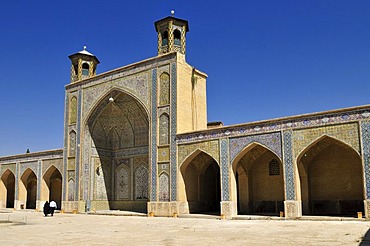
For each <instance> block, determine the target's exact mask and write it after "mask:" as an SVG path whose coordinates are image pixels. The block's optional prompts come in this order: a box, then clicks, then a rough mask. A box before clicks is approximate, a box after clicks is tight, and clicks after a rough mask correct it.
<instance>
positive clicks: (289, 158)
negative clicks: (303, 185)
mask: <svg viewBox="0 0 370 246" xmlns="http://www.w3.org/2000/svg"><path fill="white" fill-rule="evenodd" d="M292 135H293V132H292V130H288V131H284V132H283V146H284V150H283V151H284V154H283V163H284V167H285V175H284V178H285V197H286V200H295V190H294V171H293V146H292V145H293V143H292Z"/></svg>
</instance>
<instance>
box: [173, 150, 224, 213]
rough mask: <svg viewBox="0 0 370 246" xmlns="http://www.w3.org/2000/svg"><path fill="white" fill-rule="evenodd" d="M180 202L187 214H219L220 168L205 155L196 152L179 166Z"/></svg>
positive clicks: (198, 151)
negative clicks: (181, 185) (186, 207)
mask: <svg viewBox="0 0 370 246" xmlns="http://www.w3.org/2000/svg"><path fill="white" fill-rule="evenodd" d="M180 171H181V178H182V183H183V189H182V191H180V192H182V193H180V194H179V197H180V199H181V200H182V202H187V204H188V212H189V213H211V214H219V212H220V202H221V186H220V168H219V165H218V163H217V162H216V161H215V160H214V159H213V158H212V157H211V156H210V155H208V154H207V153H205V152H203V151H200V150H197V151H195V152H194V153H193V154H192V155H190V156H189V157H188V158H187V159H186V160H185V162H184V163H183V164H182V165H181V168H180Z"/></svg>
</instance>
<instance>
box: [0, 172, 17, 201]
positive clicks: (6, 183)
mask: <svg viewBox="0 0 370 246" xmlns="http://www.w3.org/2000/svg"><path fill="white" fill-rule="evenodd" d="M14 198H15V176H14V174H13V172H12V171H10V170H9V169H7V170H6V171H5V172H4V173H3V175H2V176H1V179H0V205H1V204H2V205H1V206H2V207H5V208H14Z"/></svg>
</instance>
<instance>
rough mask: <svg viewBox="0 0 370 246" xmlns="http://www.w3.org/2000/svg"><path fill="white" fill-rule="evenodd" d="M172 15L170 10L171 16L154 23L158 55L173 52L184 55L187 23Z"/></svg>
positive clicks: (187, 29) (172, 12)
mask: <svg viewBox="0 0 370 246" xmlns="http://www.w3.org/2000/svg"><path fill="white" fill-rule="evenodd" d="M174 14H175V12H174V11H173V10H172V11H171V16H168V17H166V18H164V19H161V20H159V21H156V22H155V23H154V25H155V30H156V31H157V33H158V55H162V54H166V53H169V52H173V51H176V52H180V53H182V54H184V55H185V50H186V49H185V48H186V33H187V32H188V31H189V25H188V21H187V20H182V19H179V18H175V17H174Z"/></svg>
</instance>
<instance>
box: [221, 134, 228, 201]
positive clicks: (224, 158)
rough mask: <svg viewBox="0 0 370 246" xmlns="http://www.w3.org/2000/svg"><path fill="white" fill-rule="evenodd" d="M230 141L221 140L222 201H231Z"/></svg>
mask: <svg viewBox="0 0 370 246" xmlns="http://www.w3.org/2000/svg"><path fill="white" fill-rule="evenodd" d="M228 146H229V141H228V139H221V142H220V159H221V163H220V164H221V198H222V201H229V149H228Z"/></svg>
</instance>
